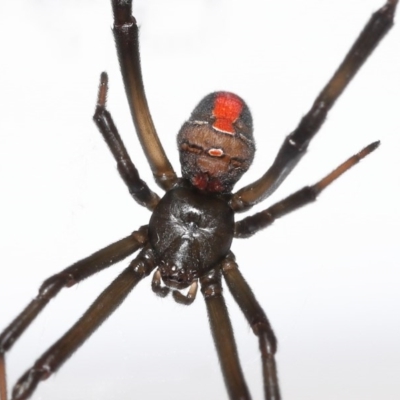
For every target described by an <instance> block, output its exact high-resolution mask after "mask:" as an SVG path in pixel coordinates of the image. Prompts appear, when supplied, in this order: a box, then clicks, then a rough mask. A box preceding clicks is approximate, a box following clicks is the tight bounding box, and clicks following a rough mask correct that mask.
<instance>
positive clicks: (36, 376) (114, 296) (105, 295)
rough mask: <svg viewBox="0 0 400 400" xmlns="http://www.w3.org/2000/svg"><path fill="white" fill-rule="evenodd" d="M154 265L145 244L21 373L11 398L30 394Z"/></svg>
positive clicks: (17, 399) (24, 396)
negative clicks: (74, 320) (98, 294)
mask: <svg viewBox="0 0 400 400" xmlns="http://www.w3.org/2000/svg"><path fill="white" fill-rule="evenodd" d="M154 268H155V261H154V258H153V255H152V252H151V250H150V249H149V248H148V247H145V248H144V249H143V250H142V251H141V252H140V253H139V255H138V256H137V257H136V259H135V260H133V261H132V262H131V264H130V265H129V267H128V268H126V269H125V270H124V271H123V272H122V273H121V274H120V275H119V276H118V277H117V278H116V279H115V280H114V281H113V282H112V283H111V285H109V286H108V287H107V288H106V289H105V290H104V291H103V292H102V293H101V294H100V296H99V297H98V298H97V299H96V300H95V301H94V303H93V304H92V305H91V306H90V307H89V308H88V310H87V311H86V312H85V313H84V314H83V316H82V317H81V318H80V319H79V320H78V321H77V322H76V324H75V325H74V326H73V327H72V328H71V329H70V330H69V331H68V332H67V333H66V334H65V335H64V336H62V337H61V338H60V339H59V340H58V341H57V342H56V343H54V344H53V346H51V347H50V348H49V349H48V350H47V351H46V352H45V353H44V354H43V355H42V356H41V357H40V358H39V359H38V360H37V361H36V362H35V364H34V365H33V367H32V368H30V369H29V370H28V371H26V372H25V374H24V375H22V377H21V378H20V379H19V380H18V382H17V383H16V385H15V386H14V389H13V393H12V399H13V400H23V399H27V398H28V397H30V396H31V394H32V393H33V391H34V390H35V389H36V387H37V385H38V384H39V382H40V381H41V380H44V379H47V378H48V377H49V376H50V375H51V374H52V373H53V372H55V371H57V370H58V368H60V366H61V365H62V364H63V363H64V362H65V361H66V360H67V359H68V358H69V357H70V356H71V355H72V354H73V353H74V352H75V351H76V350H77V349H78V348H79V347H80V346H81V345H82V344H83V343H84V342H85V341H86V340H87V339H88V338H89V337H90V336H91V334H92V333H93V332H94V331H95V330H96V329H97V328H98V327H99V326H100V325H101V324H102V323H103V322H104V321H105V320H106V319H107V318H108V317H109V316H110V315H111V314H112V313H113V312H114V311H115V310H116V309H117V307H118V306H119V305H120V304H121V303H122V302H123V301H124V300H125V298H126V297H127V296H128V294H129V292H130V291H131V290H132V289H133V288H134V287H135V286H136V285H137V284H138V283H139V282H140V281H141V280H142V279H143V278H145V277H146V276H148V275H149V274H150V273H151V271H152V270H153V269H154Z"/></svg>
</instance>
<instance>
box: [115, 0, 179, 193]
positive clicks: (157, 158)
mask: <svg viewBox="0 0 400 400" xmlns="http://www.w3.org/2000/svg"><path fill="white" fill-rule="evenodd" d="M112 7H113V12H114V29H113V32H114V37H115V43H116V46H117V52H118V59H119V64H120V67H121V73H122V78H123V80H124V85H125V90H126V95H127V97H128V102H129V106H130V109H131V114H132V118H133V122H134V124H135V128H136V132H137V134H138V136H139V140H140V144H141V145H142V147H143V150H144V152H145V154H146V157H147V160H148V162H149V164H150V167H151V170H152V172H153V175H154V179H155V180H156V182H157V184H158V185H159V186H160V187H161V188H163V189H164V190H168V189H170V188H171V187H172V186H173V184H174V183H175V182H176V180H177V177H176V174H175V172H174V170H173V168H172V165H171V164H170V162H169V160H168V158H167V156H166V154H165V152H164V149H163V147H162V145H161V143H160V140H159V138H158V136H157V132H156V129H155V127H154V124H153V120H152V118H151V115H150V111H149V107H148V105H147V100H146V95H145V92H144V87H143V79H142V71H141V67H140V55H139V40H138V27H137V25H136V20H135V18H134V17H133V16H132V1H131V0H112Z"/></svg>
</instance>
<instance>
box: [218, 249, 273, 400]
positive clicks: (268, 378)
mask: <svg viewBox="0 0 400 400" xmlns="http://www.w3.org/2000/svg"><path fill="white" fill-rule="evenodd" d="M222 273H223V276H224V278H225V281H226V283H227V285H228V288H229V290H230V292H231V293H232V296H233V297H234V299H235V300H236V302H237V303H238V305H239V307H240V309H241V310H242V312H243V314H244V316H245V317H246V319H247V321H248V322H249V325H250V326H251V328H252V330H253V332H254V334H255V335H256V336H257V337H258V340H259V346H260V352H261V363H262V370H263V380H264V393H265V399H266V400H279V399H280V398H281V397H280V393H279V384H278V375H277V370H276V362H275V357H274V355H275V353H276V347H277V342H276V338H275V335H274V332H273V331H272V328H271V325H270V323H269V321H268V319H267V317H266V315H265V313H264V311H263V309H262V308H261V306H260V304H258V302H257V300H256V298H255V296H254V294H253V292H252V290H251V288H250V286H249V285H248V283H247V282H246V281H245V279H244V278H243V276H242V274H241V273H240V271H239V269H238V265H237V264H236V262H235V257H234V256H233V254H232V253H231V254H229V255H228V256H227V258H226V259H225V260H224V261H223V262H222Z"/></svg>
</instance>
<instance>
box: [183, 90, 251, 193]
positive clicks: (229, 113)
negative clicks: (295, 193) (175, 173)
mask: <svg viewBox="0 0 400 400" xmlns="http://www.w3.org/2000/svg"><path fill="white" fill-rule="evenodd" d="M178 148H179V152H180V160H181V166H182V176H183V177H184V178H186V179H188V180H189V181H190V182H191V183H192V184H193V185H194V186H195V187H197V188H198V189H200V190H204V191H207V192H214V193H215V192H221V193H229V192H231V191H232V189H233V186H234V184H235V183H236V182H237V181H238V180H239V179H240V177H241V176H242V175H243V174H244V173H245V172H246V171H247V170H248V169H249V167H250V164H251V163H252V161H253V158H254V152H255V144H254V138H253V121H252V117H251V114H250V110H249V108H248V106H247V105H246V103H245V102H244V101H243V100H242V99H241V98H240V97H239V96H237V95H235V94H233V93H229V92H215V93H211V94H209V95H208V96H206V97H204V98H203V100H201V102H200V103H199V104H198V105H197V107H196V108H195V109H194V111H193V112H192V115H191V116H190V119H189V120H188V121H187V122H186V123H185V124H184V125H183V126H182V128H181V130H180V132H179V134H178Z"/></svg>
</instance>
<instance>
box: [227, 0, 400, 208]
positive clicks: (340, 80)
mask: <svg viewBox="0 0 400 400" xmlns="http://www.w3.org/2000/svg"><path fill="white" fill-rule="evenodd" d="M397 3H398V0H388V1H387V3H386V4H385V5H384V6H383V7H382V8H380V9H379V10H378V11H376V12H375V13H374V14H373V15H372V17H371V19H370V20H369V21H368V23H367V25H366V26H365V27H364V29H363V30H362V32H361V33H360V35H359V37H358V38H357V40H356V41H355V43H354V44H353V46H352V47H351V49H350V51H349V52H348V53H347V55H346V57H345V58H344V60H343V61H342V63H341V65H340V66H339V68H338V69H337V70H336V72H335V73H334V74H333V76H332V78H331V79H330V81H329V82H328V84H327V85H326V86H325V87H324V89H323V90H322V92H321V93H320V94H319V96H318V97H317V98H316V100H315V101H314V104H313V105H312V107H311V109H310V110H309V111H308V113H307V114H306V115H305V116H304V117H303V118H302V119H301V121H300V123H299V125H298V126H297V128H296V129H295V130H294V131H293V132H292V133H291V134H290V135H288V136H287V137H286V139H285V141H284V142H283V144H282V146H281V148H280V150H279V152H278V155H277V156H276V158H275V160H274V162H273V164H272V166H271V167H270V168H269V169H268V170H267V172H266V173H265V174H264V175H263V176H262V177H261V178H260V179H258V180H257V181H255V182H253V183H251V184H250V185H248V186H246V187H244V188H242V189H240V190H239V191H238V192H236V193H235V194H234V195H233V198H232V200H231V207H232V208H233V210H235V211H245V210H248V209H249V208H251V207H252V206H253V205H254V204H256V203H258V202H260V201H262V200H264V199H265V198H266V197H267V196H269V195H270V194H271V193H272V192H274V191H275V189H276V188H277V187H278V186H279V185H280V184H281V183H282V181H283V180H284V179H285V178H286V176H287V175H288V174H289V173H290V172H291V171H292V169H293V168H294V167H295V166H296V164H297V163H298V162H299V160H300V159H301V157H302V156H303V155H304V154H305V152H306V149H307V146H308V144H309V142H310V141H311V139H312V138H313V136H314V135H315V134H316V133H317V132H318V131H319V129H320V127H321V126H322V124H323V122H324V121H325V118H326V116H327V114H328V112H329V110H330V109H331V108H332V106H333V104H334V103H335V101H336V100H337V99H338V97H339V96H340V95H341V93H342V92H343V91H344V89H345V88H346V87H347V85H348V83H349V82H350V81H351V79H352V78H353V77H354V75H355V74H356V73H357V71H358V70H359V68H360V67H361V66H362V65H363V63H364V62H365V61H366V60H367V58H368V57H369V55H370V54H371V53H372V51H373V50H374V49H375V47H376V46H377V45H378V43H379V42H380V41H381V39H382V38H383V37H384V36H385V34H386V33H387V32H388V31H389V29H390V28H391V27H392V25H393V18H394V13H395V10H396V6H397Z"/></svg>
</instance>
